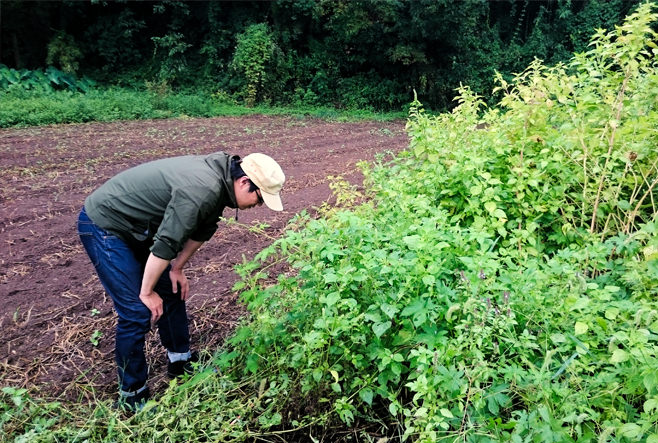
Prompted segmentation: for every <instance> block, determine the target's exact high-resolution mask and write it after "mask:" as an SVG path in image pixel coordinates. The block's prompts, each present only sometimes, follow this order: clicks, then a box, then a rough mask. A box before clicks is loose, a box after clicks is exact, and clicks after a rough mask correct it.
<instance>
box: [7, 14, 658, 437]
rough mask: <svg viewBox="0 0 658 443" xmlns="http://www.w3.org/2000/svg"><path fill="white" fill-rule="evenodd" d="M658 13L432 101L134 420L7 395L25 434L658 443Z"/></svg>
mask: <svg viewBox="0 0 658 443" xmlns="http://www.w3.org/2000/svg"><path fill="white" fill-rule="evenodd" d="M652 8H653V9H655V5H650V4H647V5H643V6H641V7H640V8H639V10H638V12H637V13H634V14H632V15H630V16H629V17H628V18H627V19H626V21H625V22H624V24H623V25H622V26H620V27H617V28H615V30H613V31H610V32H603V31H599V32H597V33H596V35H595V36H594V38H593V40H592V43H591V45H590V49H589V50H588V51H587V52H584V53H580V54H577V55H576V56H575V57H574V58H572V59H571V60H570V61H569V62H568V63H567V64H557V65H556V66H554V67H547V66H545V65H543V64H542V63H541V62H539V61H535V62H533V63H532V64H531V65H530V66H529V67H528V69H526V70H525V71H524V72H522V73H521V74H519V75H517V76H516V77H515V78H514V79H511V80H505V79H504V78H503V77H502V76H498V82H499V86H498V87H497V89H496V93H497V94H500V95H499V97H500V101H499V105H498V106H497V107H494V108H491V109H489V108H487V107H486V105H485V104H484V103H483V100H482V99H481V97H479V96H477V95H476V94H474V93H473V92H472V91H471V90H470V89H469V88H468V87H462V88H460V90H459V96H458V97H457V99H456V100H457V104H458V106H457V107H456V108H455V109H454V110H453V111H452V112H451V113H446V114H441V115H439V116H436V117H432V116H428V115H427V114H426V113H425V112H424V111H423V109H422V106H421V104H420V103H419V102H418V101H415V102H414V103H413V106H412V109H411V112H410V118H409V122H408V132H409V135H410V137H411V145H410V149H409V150H408V151H406V152H404V153H402V154H400V155H399V156H397V157H396V158H393V159H387V158H385V157H384V156H382V157H381V158H380V159H379V160H378V162H377V163H376V164H374V165H364V171H365V174H366V177H367V181H368V183H369V186H368V188H367V191H366V195H365V197H368V199H367V202H366V203H363V204H359V205H356V202H358V201H362V199H363V197H364V196H363V195H359V194H358V193H357V192H356V191H354V190H352V189H351V188H350V187H349V186H346V185H345V184H341V183H340V182H338V183H337V184H336V187H337V189H338V190H339V198H340V201H341V202H342V203H343V204H344V205H345V206H346V207H345V208H343V209H326V211H325V213H324V216H323V217H321V218H319V219H317V220H312V219H310V218H309V217H308V216H306V215H301V216H299V217H297V218H296V219H294V220H293V221H292V223H291V226H290V230H289V231H288V233H287V235H286V236H285V237H284V238H282V239H280V240H278V241H276V242H275V243H274V244H273V245H272V246H271V247H269V248H267V249H266V250H264V251H262V252H261V253H260V254H259V255H258V257H257V258H256V260H255V261H254V262H251V263H245V264H244V265H242V266H241V267H240V272H241V273H242V275H243V276H244V279H243V282H242V283H240V284H239V285H238V287H237V288H236V289H239V290H241V291H242V298H243V300H244V302H245V303H246V304H247V306H248V308H249V311H250V313H251V315H250V318H249V319H247V320H245V322H244V324H243V325H242V326H241V327H240V328H239V329H238V330H237V331H236V333H235V335H234V336H233V337H232V338H231V339H230V340H229V343H228V345H227V348H226V349H224V350H223V351H222V352H221V353H220V354H218V355H217V357H216V358H215V359H214V361H213V362H212V364H211V365H209V366H208V367H207V368H206V369H205V370H204V371H202V372H201V373H199V374H197V375H195V376H194V377H192V378H191V379H190V380H189V381H188V382H187V383H185V384H184V385H181V386H172V388H171V389H170V391H168V393H167V394H166V395H165V396H164V397H162V398H161V399H160V400H159V401H158V402H151V403H149V405H148V406H147V408H146V410H145V411H143V412H142V413H140V414H138V415H137V416H136V417H135V418H134V419H132V420H131V421H118V420H117V419H116V416H115V415H113V414H112V413H110V412H108V411H107V410H106V409H105V408H104V407H98V408H97V409H96V410H95V411H93V412H91V413H90V414H80V415H71V416H64V418H63V419H59V420H58V419H57V415H56V414H59V413H61V411H60V410H57V412H54V411H55V407H54V406H53V405H52V404H50V405H46V406H44V407H41V409H39V407H37V406H36V404H35V403H34V401H33V400H30V399H28V398H26V396H25V393H24V392H19V391H17V390H12V388H5V389H4V391H3V392H4V397H3V400H2V401H3V402H4V405H5V406H4V409H3V416H2V423H4V426H5V429H6V430H9V431H10V432H11V434H12V435H16V436H25V438H33V437H34V436H35V435H39V436H42V437H43V439H44V440H55V439H58V438H59V439H68V440H73V441H75V440H87V439H89V440H107V441H128V440H161V439H169V440H171V441H179V440H190V439H197V440H213V441H217V440H246V439H249V438H252V439H253V438H256V437H257V438H259V439H263V440H271V441H278V440H277V439H279V438H284V439H286V438H289V439H290V438H292V439H295V438H297V437H300V436H303V437H300V438H299V439H306V440H312V441H317V440H320V439H322V438H323V437H326V435H327V433H329V435H331V437H326V438H329V439H331V441H337V440H338V439H340V438H341V435H343V436H345V435H351V436H354V437H355V438H357V437H358V438H360V439H362V440H364V441H376V439H377V438H379V437H381V436H388V437H391V438H397V437H400V438H402V439H405V438H408V439H412V440H415V441H423V442H434V441H440V440H446V441H457V440H458V441H554V442H568V441H617V442H631V441H647V442H651V443H655V442H657V441H658V220H657V217H658V210H657V205H658V201H657V200H658V188H657V184H658V151H657V150H656V149H655V146H656V144H657V143H658V133H657V132H656V129H655V121H656V117H657V116H658V102H656V99H655V98H656V91H657V90H658V71H657V68H658V49H657V48H656V33H655V32H654V31H653V30H652V29H651V26H652V24H655V23H656V20H657V19H658V17H657V15H656V14H655V13H654V12H652ZM281 269H289V270H290V272H279V271H280V270H281ZM275 270H276V272H275ZM275 274H277V276H276V277H275ZM0 404H2V403H0ZM13 405H15V406H13ZM74 416H75V417H89V418H88V419H81V418H79V419H77V420H78V421H75V420H76V419H74V418H72V417H74ZM345 430H347V431H345ZM341 431H345V433H344V434H341ZM348 431H349V432H348ZM19 438H22V437H19Z"/></svg>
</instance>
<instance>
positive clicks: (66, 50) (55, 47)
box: [46, 32, 82, 75]
mask: <svg viewBox="0 0 658 443" xmlns="http://www.w3.org/2000/svg"><path fill="white" fill-rule="evenodd" d="M81 58H82V51H81V50H80V49H79V48H78V46H77V45H76V44H75V41H74V40H73V37H71V36H70V35H69V34H66V33H65V32H59V33H57V34H56V35H55V37H53V39H52V40H51V41H50V43H48V55H47V56H46V63H47V64H49V65H58V66H59V67H60V68H61V69H62V71H64V72H66V73H67V74H72V75H74V74H75V73H76V72H77V71H78V68H79V67H80V59H81Z"/></svg>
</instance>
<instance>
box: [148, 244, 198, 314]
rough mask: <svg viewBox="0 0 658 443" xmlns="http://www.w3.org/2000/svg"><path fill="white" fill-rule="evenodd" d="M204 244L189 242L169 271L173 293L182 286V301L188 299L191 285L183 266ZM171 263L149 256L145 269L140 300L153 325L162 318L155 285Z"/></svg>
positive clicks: (160, 300) (160, 299)
mask: <svg viewBox="0 0 658 443" xmlns="http://www.w3.org/2000/svg"><path fill="white" fill-rule="evenodd" d="M202 244H203V242H199V241H196V240H187V242H186V243H185V246H183V249H182V250H181V251H180V252H179V253H178V256H177V257H176V259H175V260H173V262H172V264H171V270H170V271H169V278H170V279H171V285H172V288H171V289H172V291H173V292H174V293H176V292H178V285H179V284H180V291H181V299H182V300H185V299H187V295H188V292H189V289H190V285H189V283H188V281H187V277H186V276H185V274H183V266H185V264H186V263H187V261H188V260H189V259H190V257H192V255H193V254H194V253H195V252H196V251H197V250H198V249H199V248H200V247H201V245H202ZM169 263H170V261H169V260H165V259H163V258H160V257H157V256H155V255H153V253H151V254H149V258H148V259H147V260H146V266H145V267H144V277H143V278H142V288H141V290H140V292H139V299H140V300H141V301H142V303H144V304H145V305H146V307H147V308H149V310H150V311H151V323H152V324H155V323H156V322H157V321H158V320H159V319H160V317H161V316H162V298H160V296H159V295H158V294H157V293H156V292H155V291H154V288H155V285H156V283H157V282H158V280H159V279H160V276H161V275H162V273H163V272H164V270H165V269H167V266H168V265H169Z"/></svg>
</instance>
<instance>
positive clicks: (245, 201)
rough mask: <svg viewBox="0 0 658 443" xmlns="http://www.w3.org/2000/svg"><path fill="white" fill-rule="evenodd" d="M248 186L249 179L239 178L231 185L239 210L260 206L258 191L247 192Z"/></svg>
mask: <svg viewBox="0 0 658 443" xmlns="http://www.w3.org/2000/svg"><path fill="white" fill-rule="evenodd" d="M249 186H250V181H249V177H240V178H239V179H238V180H237V181H236V182H235V183H234V185H233V189H234V190H235V200H236V201H237V202H238V208H239V209H242V210H244V209H249V208H253V207H254V206H260V205H261V204H262V203H261V201H260V199H259V198H258V192H260V191H256V192H249Z"/></svg>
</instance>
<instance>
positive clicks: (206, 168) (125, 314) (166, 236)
mask: <svg viewBox="0 0 658 443" xmlns="http://www.w3.org/2000/svg"><path fill="white" fill-rule="evenodd" d="M284 181H285V176H284V174H283V171H282V170H281V167H280V166H279V165H278V164H277V162H276V161H274V160H273V159H272V158H270V157H268V156H267V155H264V154H258V153H255V154H250V155H248V156H246V157H245V158H244V159H242V160H240V157H238V156H236V155H229V154H225V153H223V152H217V153H214V154H210V155H207V156H184V157H173V158H168V159H163V160H156V161H152V162H149V163H145V164H142V165H139V166H136V167H134V168H131V169H128V170H126V171H123V172H121V173H119V174H118V175H116V176H115V177H113V178H112V179H110V180H109V181H107V182H106V183H105V184H103V185H102V186H101V187H100V188H98V189H97V190H96V191H94V192H93V193H92V194H91V195H89V197H87V199H86V200H85V204H84V207H83V208H82V211H81V212H80V217H79V219H78V234H79V235H80V240H81V241H82V244H83V246H84V248H85V250H86V251H87V255H89V258H90V259H91V261H92V263H93V265H94V267H95V268H96V272H97V274H98V277H99V279H100V281H101V283H102V284H103V287H104V288H105V290H106V292H107V293H108V294H109V295H110V297H111V298H112V301H113V302H114V307H115V310H116V312H117V314H118V317H119V319H118V324H117V328H116V354H115V359H116V363H117V366H118V373H119V402H118V404H119V405H120V406H121V407H124V408H126V409H129V410H132V411H134V410H136V409H137V408H139V407H140V406H141V405H142V404H143V403H144V402H145V401H146V400H147V399H148V397H149V389H148V386H147V384H146V379H147V365H146V357H145V355H144V341H145V337H146V334H147V332H148V331H149V330H150V329H151V327H152V326H153V325H157V326H158V331H159V334H160V341H161V342H162V345H163V346H164V347H165V348H166V349H167V351H168V352H167V353H168V358H169V364H168V366H167V372H168V375H169V376H170V377H171V378H174V377H177V376H179V375H182V374H183V373H184V372H188V371H189V369H190V368H191V365H190V362H192V361H195V359H196V353H192V352H190V338H189V331H188V324H187V314H186V312H185V300H186V299H187V297H188V294H189V283H188V281H187V278H186V277H185V274H184V273H183V267H184V266H185V264H186V263H187V261H188V260H189V259H190V257H191V256H192V255H193V254H194V253H195V252H196V251H197V250H198V249H199V247H200V246H201V245H202V244H203V242H205V241H207V240H209V239H210V238H211V237H212V235H213V234H214V233H215V231H216V230H217V221H218V219H219V217H220V216H221V215H222V212H223V210H224V208H225V207H226V206H228V207H230V208H236V215H237V209H249V208H252V207H254V206H256V205H261V204H263V203H265V204H266V205H267V206H268V207H269V208H270V209H273V210H275V211H281V210H283V206H282V203H281V198H280V196H279V192H280V190H281V188H282V186H283V184H284Z"/></svg>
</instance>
